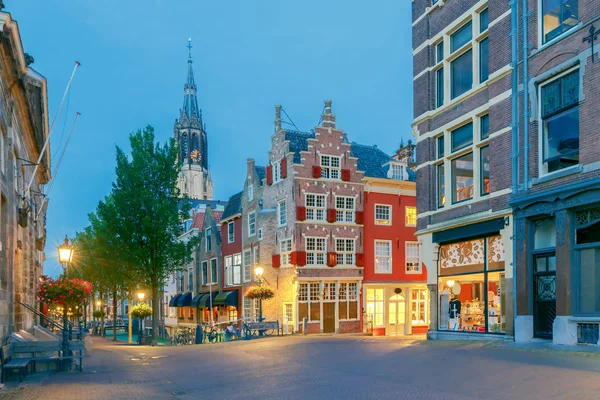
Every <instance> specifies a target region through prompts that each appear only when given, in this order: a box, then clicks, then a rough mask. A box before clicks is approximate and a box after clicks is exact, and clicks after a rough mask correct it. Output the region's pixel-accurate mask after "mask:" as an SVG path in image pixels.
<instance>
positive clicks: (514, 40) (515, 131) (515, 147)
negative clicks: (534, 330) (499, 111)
mask: <svg viewBox="0 0 600 400" xmlns="http://www.w3.org/2000/svg"><path fill="white" fill-rule="evenodd" d="M510 11H511V32H510V36H511V47H512V60H511V66H512V95H511V101H512V154H511V159H512V192H513V195H514V194H516V193H517V192H518V190H519V71H518V64H519V53H518V47H519V25H518V21H519V17H518V11H519V6H518V4H517V0H512V1H511V2H510ZM512 228H513V229H512V249H513V252H512V253H513V257H512V271H513V288H512V292H513V337H515V338H516V331H515V327H516V322H517V252H516V249H517V228H516V226H515V220H514V218H513V220H512Z"/></svg>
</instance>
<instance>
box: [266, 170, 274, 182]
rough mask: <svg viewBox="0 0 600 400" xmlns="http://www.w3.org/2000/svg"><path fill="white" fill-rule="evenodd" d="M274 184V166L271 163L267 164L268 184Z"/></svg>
mask: <svg viewBox="0 0 600 400" xmlns="http://www.w3.org/2000/svg"><path fill="white" fill-rule="evenodd" d="M272 184H273V167H272V166H271V165H267V185H272Z"/></svg>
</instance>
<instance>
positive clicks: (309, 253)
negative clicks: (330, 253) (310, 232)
mask: <svg viewBox="0 0 600 400" xmlns="http://www.w3.org/2000/svg"><path fill="white" fill-rule="evenodd" d="M304 240H305V249H306V265H311V266H325V265H327V238H325V237H316V236H311V237H305V238H304ZM313 241H314V245H311V243H313ZM319 243H322V244H323V246H322V249H319V248H320V246H319ZM320 256H322V257H323V262H322V263H320V262H319V257H320ZM311 259H312V262H310V261H309V260H311Z"/></svg>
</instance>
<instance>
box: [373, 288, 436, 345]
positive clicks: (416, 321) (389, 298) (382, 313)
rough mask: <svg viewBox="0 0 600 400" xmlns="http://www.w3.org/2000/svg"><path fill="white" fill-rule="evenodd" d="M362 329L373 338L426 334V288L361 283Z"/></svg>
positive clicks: (427, 324) (427, 302)
mask: <svg viewBox="0 0 600 400" xmlns="http://www.w3.org/2000/svg"><path fill="white" fill-rule="evenodd" d="M363 300H364V304H363V310H364V323H363V329H364V331H365V332H367V333H372V334H373V336H404V335H411V334H424V333H427V329H428V326H429V291H428V290H427V285H425V284H422V285H415V284H410V285H407V284H406V283H404V284H403V283H386V284H364V286H363Z"/></svg>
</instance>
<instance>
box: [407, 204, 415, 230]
mask: <svg viewBox="0 0 600 400" xmlns="http://www.w3.org/2000/svg"><path fill="white" fill-rule="evenodd" d="M404 210H405V212H406V218H405V221H404V224H405V225H406V226H417V207H406V208H405V209H404Z"/></svg>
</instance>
